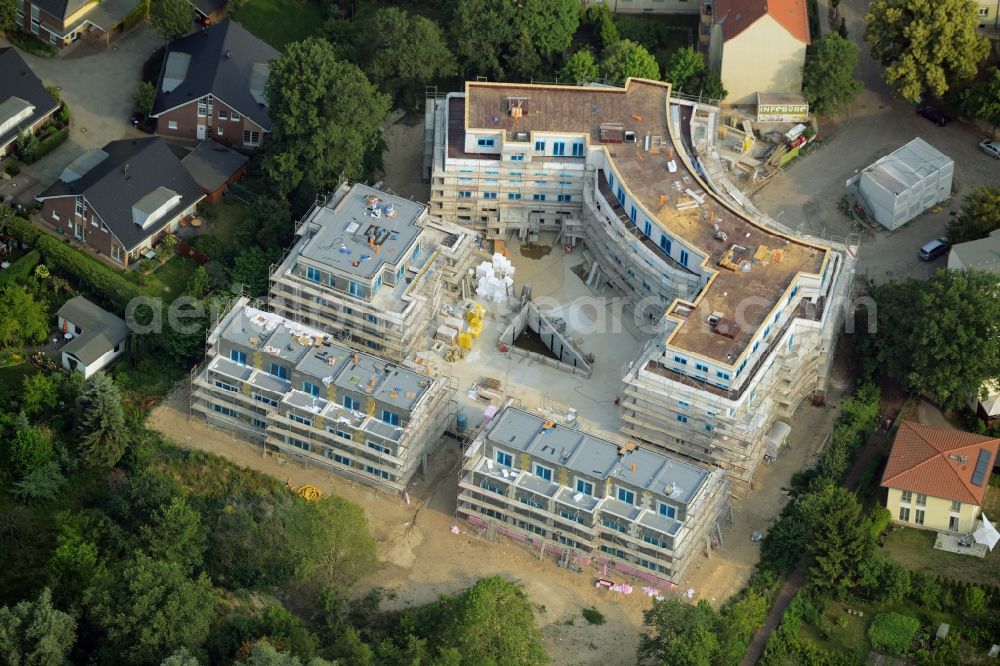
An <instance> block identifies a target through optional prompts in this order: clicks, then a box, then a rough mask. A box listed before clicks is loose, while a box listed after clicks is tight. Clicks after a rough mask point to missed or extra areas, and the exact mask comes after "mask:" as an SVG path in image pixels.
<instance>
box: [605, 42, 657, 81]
mask: <svg viewBox="0 0 1000 666" xmlns="http://www.w3.org/2000/svg"><path fill="white" fill-rule="evenodd" d="M601 73H602V74H603V75H604V76H606V77H608V80H610V81H613V82H617V83H624V81H625V79H627V78H628V77H630V76H631V77H636V78H640V79H654V80H655V79H659V78H660V66H659V65H658V64H656V58H654V57H653V54H651V53H650V52H649V51H647V50H646V49H645V48H644V47H642V46H641V45H639V44H636V43H635V42H633V41H631V40H629V39H622V40H619V41H617V42H615V43H614V44H612V45H611V46H610V47H608V48H606V49H604V57H603V58H602V59H601Z"/></svg>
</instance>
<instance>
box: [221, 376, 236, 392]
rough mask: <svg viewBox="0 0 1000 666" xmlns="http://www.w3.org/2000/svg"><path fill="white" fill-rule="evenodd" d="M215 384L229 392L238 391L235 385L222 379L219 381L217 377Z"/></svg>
mask: <svg viewBox="0 0 1000 666" xmlns="http://www.w3.org/2000/svg"><path fill="white" fill-rule="evenodd" d="M215 385H216V386H217V387H219V388H220V389H222V390H224V391H230V392H231V393H236V392H237V391H239V389H238V388H236V387H235V386H233V385H232V384H229V383H227V382H223V381H219V380H218V379H216V380H215Z"/></svg>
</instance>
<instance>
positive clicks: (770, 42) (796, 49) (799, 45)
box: [700, 0, 809, 104]
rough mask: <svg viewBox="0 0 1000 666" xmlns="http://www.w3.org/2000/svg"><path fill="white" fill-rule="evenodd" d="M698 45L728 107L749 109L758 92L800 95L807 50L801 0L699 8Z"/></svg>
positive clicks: (727, 2)
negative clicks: (704, 50)
mask: <svg viewBox="0 0 1000 666" xmlns="http://www.w3.org/2000/svg"><path fill="white" fill-rule="evenodd" d="M700 41H701V44H702V46H707V48H708V61H709V66H711V67H713V68H715V70H716V71H718V72H719V75H720V76H721V78H722V85H723V86H724V87H725V88H726V91H727V92H728V95H727V97H726V99H725V101H726V103H727V104H753V103H755V102H756V94H757V93H758V92H762V93H797V92H799V91H801V90H802V66H803V65H804V64H805V59H806V46H808V45H809V18H808V14H807V13H806V2H805V0H714V1H711V2H709V1H706V2H702V3H701V30H700Z"/></svg>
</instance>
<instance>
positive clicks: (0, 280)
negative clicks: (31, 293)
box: [0, 250, 42, 286]
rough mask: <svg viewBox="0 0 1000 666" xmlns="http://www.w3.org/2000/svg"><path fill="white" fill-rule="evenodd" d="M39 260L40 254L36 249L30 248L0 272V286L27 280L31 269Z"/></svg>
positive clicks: (40, 258)
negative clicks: (29, 250) (30, 249)
mask: <svg viewBox="0 0 1000 666" xmlns="http://www.w3.org/2000/svg"><path fill="white" fill-rule="evenodd" d="M41 260H42V255H41V254H40V253H39V252H38V250H32V251H31V252H29V253H28V254H26V255H24V256H23V257H21V258H20V259H18V260H17V261H15V262H14V263H12V264H11V265H10V266H8V267H7V270H5V271H3V272H2V273H0V286H5V285H8V284H18V283H22V284H23V283H24V282H27V281H28V278H29V277H31V271H33V270H34V269H35V266H37V265H38V262H39V261H41Z"/></svg>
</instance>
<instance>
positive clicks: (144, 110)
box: [132, 81, 156, 118]
mask: <svg viewBox="0 0 1000 666" xmlns="http://www.w3.org/2000/svg"><path fill="white" fill-rule="evenodd" d="M155 101H156V86H155V85H153V84H152V83H150V82H149V81H143V82H142V83H140V84H139V85H138V86H137V87H136V89H135V92H134V93H132V108H133V109H134V110H135V112H136V113H141V114H142V116H143V118H148V117H149V114H150V113H152V112H153V103H154V102H155Z"/></svg>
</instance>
